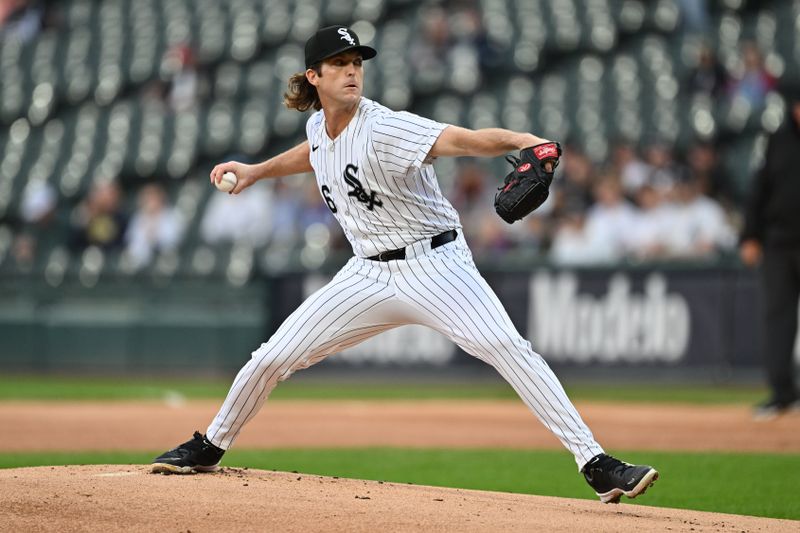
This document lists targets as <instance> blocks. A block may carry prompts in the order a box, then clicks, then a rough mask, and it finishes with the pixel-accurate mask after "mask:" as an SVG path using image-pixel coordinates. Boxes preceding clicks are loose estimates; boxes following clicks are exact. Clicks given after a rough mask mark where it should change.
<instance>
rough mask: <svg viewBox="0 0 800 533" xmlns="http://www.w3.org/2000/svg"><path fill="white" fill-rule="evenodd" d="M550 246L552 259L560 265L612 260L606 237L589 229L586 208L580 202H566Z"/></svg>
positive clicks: (587, 263)
mask: <svg viewBox="0 0 800 533" xmlns="http://www.w3.org/2000/svg"><path fill="white" fill-rule="evenodd" d="M561 212H562V215H561V217H560V218H559V220H558V225H557V228H556V231H555V234H554V235H553V243H552V245H551V246H550V255H549V256H550V260H551V261H553V262H554V263H556V264H559V265H565V266H570V265H575V266H577V265H591V264H596V263H607V262H609V261H611V257H610V253H609V249H608V248H605V247H604V239H602V238H597V237H598V236H597V235H595V234H593V233H592V232H591V231H589V228H587V226H586V210H585V208H584V206H583V205H582V204H581V203H579V202H571V203H568V204H566V205H565V206H564V207H563V208H562V210H561Z"/></svg>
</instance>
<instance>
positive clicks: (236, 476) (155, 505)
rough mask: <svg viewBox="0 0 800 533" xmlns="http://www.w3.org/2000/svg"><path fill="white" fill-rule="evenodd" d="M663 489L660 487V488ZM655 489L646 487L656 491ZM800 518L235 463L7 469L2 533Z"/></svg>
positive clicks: (762, 522) (744, 524) (740, 525)
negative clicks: (167, 470)
mask: <svg viewBox="0 0 800 533" xmlns="http://www.w3.org/2000/svg"><path fill="white" fill-rule="evenodd" d="M652 490H658V486H656V487H655V488H654V489H652ZM645 497H646V496H645ZM796 526H797V523H796V522H794V523H793V522H791V521H785V520H771V519H764V518H755V517H747V516H737V515H724V514H716V513H703V512H698V511H685V510H678V509H663V508H653V507H643V506H632V505H625V504H622V505H618V506H617V505H604V504H601V503H599V502H595V501H588V500H573V499H567V498H549V497H540V496H529V495H522V494H507V493H499V492H484V491H475V490H461V489H447V488H438V487H426V486H418V485H403V484H397V483H383V482H378V481H361V480H352V479H339V478H331V477H321V476H315V475H305V474H289V473H284V472H268V471H264V470H246V469H239V468H224V469H223V470H221V471H220V472H217V473H214V474H197V475H192V476H163V475H156V474H150V470H149V467H146V466H141V465H135V466H121V465H101V466H53V467H49V466H48V467H37V468H18V469H9V470H0V530H3V531H102V532H108V531H176V532H177V531H193V532H199V531H226V532H228V531H281V532H283V531H302V532H307V531H348V532H350V531H364V532H375V531H386V532H389V531H391V532H395V531H424V532H429V531H458V532H466V531H481V532H485V531H498V532H503V533H507V532H509V531H526V532H530V531H570V532H576V531H592V532H596V531H667V530H672V531H725V532H733V531H736V532H739V531H796Z"/></svg>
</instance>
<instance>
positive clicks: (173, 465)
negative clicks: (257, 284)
mask: <svg viewBox="0 0 800 533" xmlns="http://www.w3.org/2000/svg"><path fill="white" fill-rule="evenodd" d="M392 294H393V290H391V289H389V287H388V284H387V283H386V275H384V274H383V273H382V272H381V271H380V269H374V268H370V267H369V265H366V266H365V265H364V264H363V262H362V263H357V262H354V261H350V262H349V263H348V264H347V265H345V267H344V268H343V269H342V270H341V271H340V272H339V273H338V274H337V275H336V276H335V277H334V278H333V280H331V282H330V283H328V284H327V285H325V286H324V287H323V288H321V289H320V290H318V291H317V292H315V293H314V294H313V295H312V296H310V297H309V298H308V299H307V300H306V301H305V302H304V303H303V304H302V305H301V306H300V307H299V308H298V309H297V310H296V311H295V312H294V313H292V314H291V315H290V316H289V317H288V318H287V319H286V320H285V321H284V323H283V324H282V325H281V326H280V327H279V328H278V330H277V331H276V332H275V334H274V335H273V336H272V337H271V338H270V340H269V341H268V342H266V343H264V344H262V345H261V347H259V348H258V349H257V350H255V351H254V352H253V353H252V357H251V359H250V360H249V361H248V362H247V364H245V365H244V367H242V369H241V370H240V371H239V373H238V374H237V376H236V379H235V380H234V382H233V385H232V386H231V388H230V391H229V392H228V395H227V397H226V398H225V402H224V403H223V404H222V407H221V408H220V410H219V412H218V413H217V415H216V417H215V418H214V420H213V421H212V423H211V425H210V426H209V427H208V429H207V431H206V435H200V434H199V433H196V434H195V438H193V439H192V440H191V441H189V442H187V443H184V444H182V445H180V446H178V447H176V448H174V449H173V450H170V451H168V452H166V453H165V454H163V455H161V456H159V457H158V458H157V459H156V460H155V461H154V463H153V470H154V471H158V472H163V473H181V474H182V473H194V472H198V471H208V470H212V469H213V468H215V467H216V466H217V464H218V463H219V458H221V457H222V454H223V453H224V452H225V450H227V449H228V448H230V446H231V445H232V443H233V441H234V440H235V439H236V437H237V436H238V434H239V432H240V431H241V430H242V428H243V427H244V425H245V424H246V423H247V422H248V421H249V420H250V419H252V418H253V417H254V416H255V415H256V413H257V412H258V411H259V409H260V408H261V406H262V405H263V403H264V401H265V400H266V398H267V396H268V395H269V393H270V392H271V391H272V389H274V388H275V386H276V385H277V383H278V382H279V381H282V380H285V379H286V378H288V377H289V376H290V375H291V374H292V373H293V372H295V371H297V370H299V369H301V368H306V367H308V366H311V365H312V364H314V363H316V362H318V361H320V360H322V359H324V357H325V356H327V355H329V354H331V353H336V352H338V351H341V350H342V349H344V348H346V347H348V346H352V345H354V344H358V343H359V342H362V341H364V340H366V339H367V338H369V337H371V336H373V335H376V334H378V333H380V332H381V331H385V330H386V329H390V328H393V327H396V326H399V325H402V323H400V322H397V321H396V320H393V319H394V318H395V316H394V315H395V313H394V312H393V310H392V306H391V300H390V299H391V295H392ZM209 445H210V446H211V447H210V448H209ZM201 448H202V451H203V453H202V454H199V453H198V451H197V450H198V449H201ZM206 454H210V455H211V456H210V457H208V456H207V455H206ZM214 455H218V457H216V460H214V461H213V462H212V459H214ZM165 465H167V466H165Z"/></svg>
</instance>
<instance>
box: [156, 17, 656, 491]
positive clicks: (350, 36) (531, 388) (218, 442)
mask: <svg viewBox="0 0 800 533" xmlns="http://www.w3.org/2000/svg"><path fill="white" fill-rule="evenodd" d="M376 54H377V52H376V51H375V50H374V49H373V48H371V47H369V46H364V45H361V44H360V43H359V40H358V36H357V35H356V34H355V33H354V32H353V31H352V30H350V29H349V28H346V27H344V26H331V27H327V28H323V29H321V30H319V31H318V32H317V33H316V34H315V35H313V36H312V37H311V38H310V39H309V40H308V42H307V43H306V46H305V63H306V71H305V72H303V73H298V74H295V75H294V76H292V78H291V79H290V80H289V90H288V92H287V94H286V95H285V103H286V105H287V106H288V107H290V108H293V109H296V110H298V111H301V112H303V111H307V110H309V109H311V108H313V109H314V110H316V112H315V113H314V114H312V115H311V117H310V118H309V119H308V122H307V124H306V136H307V141H304V142H303V143H301V144H299V145H297V146H295V147H294V148H291V149H289V150H287V151H286V152H284V153H282V154H280V155H278V156H275V157H273V158H271V159H269V160H267V161H264V162H262V163H259V164H255V165H245V164H242V163H239V162H235V161H230V162H226V163H222V164H219V165H217V166H215V167H214V169H213V170H212V171H211V181H212V182H213V183H217V182H219V181H220V180H221V178H222V175H223V174H224V173H226V172H233V173H234V174H236V176H237V178H238V179H237V182H236V186H235V188H234V189H233V191H232V193H233V194H238V193H240V192H241V191H242V190H244V189H245V188H247V187H249V186H250V185H252V184H253V183H255V182H256V181H258V180H260V179H266V178H276V177H280V176H287V175H291V174H298V173H305V172H311V171H313V173H314V175H315V176H316V180H317V184H318V186H319V192H320V194H321V195H322V197H323V198H324V199H325V202H326V203H327V205H328V208H330V210H331V213H333V216H334V217H336V219H337V220H338V222H339V223H340V224H341V226H342V229H343V230H344V233H345V235H346V236H347V239H348V240H349V242H350V244H351V245H352V247H353V253H354V256H353V257H352V258H351V259H350V260H349V261H348V262H347V264H346V265H345V266H344V267H343V268H342V269H341V270H340V271H339V272H338V273H337V274H336V276H335V277H334V278H333V279H332V280H331V282H330V283H328V284H327V285H326V286H325V287H323V288H322V289H320V290H319V291H317V292H316V293H314V294H313V295H312V296H311V297H309V298H308V299H307V300H306V301H305V302H304V303H303V304H302V305H301V306H300V307H299V308H298V309H297V310H296V311H295V312H294V313H292V314H291V315H290V316H289V318H287V319H286V321H285V322H284V323H283V324H282V325H281V326H280V328H278V330H277V331H276V332H275V334H274V335H273V336H272V337H271V338H270V339H269V341H267V342H266V343H264V344H262V345H261V347H260V348H258V349H257V350H255V351H254V352H253V353H252V358H251V359H250V360H249V362H248V363H247V364H246V365H245V366H244V367H243V368H242V369H241V371H240V372H239V374H238V375H237V376H236V379H235V381H234V382H233V385H232V386H231V389H230V392H229V393H228V396H227V398H226V399H225V402H224V403H223V405H222V407H221V409H220V410H219V412H218V413H217V415H216V417H215V418H214V420H213V421H212V422H211V425H209V426H208V428H207V430H206V432H205V434H200V433H199V432H196V433H195V434H194V437H193V438H192V439H191V440H189V441H187V442H185V443H183V444H181V445H179V446H178V447H176V448H174V449H172V450H170V451H168V452H166V453H164V454H163V455H161V456H160V457H158V458H156V459H155V461H154V462H153V466H152V469H153V472H161V473H177V474H188V473H193V472H207V471H213V470H215V469H217V468H218V465H219V462H220V459H221V458H222V455H223V454H224V453H225V451H226V450H227V449H229V448H230V447H231V446H232V445H233V443H234V442H235V440H236V437H237V436H238V435H239V433H240V432H241V431H242V429H243V428H244V426H245V425H246V424H247V422H248V421H249V420H250V419H251V418H253V417H254V416H255V415H256V413H258V411H259V409H260V408H261V406H262V405H263V404H264V401H265V400H266V398H267V396H268V395H269V394H270V392H271V391H272V389H273V388H275V386H276V385H277V384H278V382H280V381H283V380H285V379H287V378H289V376H291V375H292V374H293V373H294V372H295V371H297V370H299V369H302V368H307V367H309V366H311V365H313V364H314V363H317V362H319V361H321V360H322V359H324V358H325V357H327V356H328V355H330V354H333V353H337V352H340V351H342V350H344V349H346V348H348V347H350V346H354V345H356V344H358V343H360V342H362V341H364V340H366V339H368V338H370V337H372V336H374V335H378V334H379V333H381V332H383V331H387V330H389V329H392V328H396V327H399V326H403V325H406V324H422V325H425V326H428V327H430V328H433V329H435V330H436V331H438V332H440V333H441V334H443V335H446V336H447V337H449V338H450V339H451V340H452V341H453V342H455V343H456V344H457V345H458V346H460V347H461V348H462V349H463V350H464V351H466V352H467V353H470V354H472V355H474V356H475V357H477V358H479V359H481V360H482V361H484V362H486V363H488V364H490V365H492V366H493V367H494V368H495V369H496V370H497V371H498V372H499V373H500V375H502V376H503V378H505V380H506V381H508V383H509V384H510V385H511V386H512V387H513V388H514V390H515V391H516V392H517V393H518V394H519V396H520V398H521V399H522V401H524V402H525V404H526V405H527V406H528V407H529V408H530V410H531V411H532V412H533V414H534V415H535V416H536V417H537V418H538V419H539V421H540V422H541V423H542V424H544V425H545V426H546V427H547V428H548V429H549V430H550V431H551V432H552V433H553V434H554V435H555V436H556V437H558V439H559V440H560V441H561V443H562V444H563V445H564V447H566V448H567V450H569V451H570V452H571V453H572V454H573V456H574V457H575V462H576V463H577V466H578V469H579V470H580V472H582V473H583V475H584V477H585V478H586V480H587V482H588V483H589V485H590V486H591V487H592V488H593V489H594V491H595V492H596V493H597V495H598V496H599V497H600V499H601V500H602V501H603V502H606V503H608V502H614V503H617V502H619V500H620V498H621V496H622V495H623V494H624V495H626V496H628V497H629V498H633V497H636V496H637V495H639V494H641V493H642V492H644V491H645V489H647V488H648V487H649V486H650V485H651V484H652V483H653V482H654V481H655V480H656V479H657V478H658V472H656V470H655V469H653V468H652V467H650V466H635V465H630V464H627V463H624V462H622V461H619V460H618V459H615V458H613V457H611V456H609V455H606V454H605V453H604V452H603V448H601V446H600V445H599V444H598V443H597V441H595V439H594V437H593V436H592V432H591V431H590V430H589V428H588V427H587V426H586V424H585V423H584V422H583V420H582V419H581V417H580V415H579V414H578V412H577V411H576V410H575V407H574V406H573V405H572V403H571V402H570V400H569V398H567V395H566V394H565V392H564V389H563V388H562V386H561V384H560V383H559V381H558V379H557V378H556V376H555V375H554V374H553V372H552V371H551V370H550V368H549V367H548V365H547V363H545V361H544V359H542V357H541V356H540V355H539V354H538V353H536V352H535V351H533V349H532V347H531V344H530V342H528V341H527V340H525V339H524V338H523V337H522V336H521V335H520V334H519V332H517V330H516V328H515V327H514V325H513V324H512V323H511V320H510V319H509V316H508V314H507V313H506V311H505V309H504V308H503V305H502V304H501V303H500V301H499V300H498V298H497V296H496V295H495V294H494V292H493V291H492V289H491V288H490V287H489V285H488V284H487V283H486V281H485V280H484V279H483V277H482V276H481V275H480V273H479V272H478V270H477V269H476V268H475V264H474V263H473V260H472V255H471V253H470V250H469V248H468V247H467V243H466V241H465V240H464V236H463V235H462V227H461V223H460V221H459V217H458V213H456V211H455V210H454V209H453V207H452V205H451V204H450V202H449V201H448V200H447V199H446V198H445V197H444V196H443V195H442V192H441V190H440V187H439V184H438V181H437V177H436V174H435V172H434V169H433V166H432V165H431V161H432V160H433V159H434V158H436V157H458V156H482V157H496V156H500V155H503V154H506V153H507V152H509V151H514V150H516V151H519V154H520V155H519V158H513V159H511V162H512V164H513V165H514V169H513V171H512V172H511V173H510V174H509V175H508V176H507V177H506V179H505V182H504V184H503V186H502V187H501V191H500V192H499V193H498V195H497V197H496V200H495V207H496V209H497V212H498V214H499V215H500V216H501V217H502V218H503V219H504V220H506V221H507V222H514V221H515V220H518V219H519V218H522V217H523V216H525V215H526V214H527V213H529V212H530V211H532V210H533V209H536V207H538V206H539V205H540V204H541V203H542V202H543V201H544V200H545V199H546V198H547V193H548V188H549V185H550V182H551V180H552V177H553V170H554V169H555V166H556V165H557V163H558V160H559V157H560V155H561V147H560V146H559V145H558V143H555V142H551V141H549V140H547V139H542V138H539V137H537V136H535V135H532V134H530V133H515V132H512V131H508V130H504V129H498V128H490V129H482V130H476V131H473V130H469V129H464V128H460V127H457V126H453V125H448V124H442V123H439V122H436V121H433V120H430V119H427V118H423V117H420V116H417V115H414V114H412V113H408V112H405V111H400V112H397V111H392V110H390V109H388V108H386V107H384V106H382V105H380V104H379V103H377V102H374V101H372V100H369V99H367V98H364V97H363V96H361V93H362V90H363V80H364V77H363V62H364V61H366V60H369V59H372V58H374V57H375V56H376Z"/></svg>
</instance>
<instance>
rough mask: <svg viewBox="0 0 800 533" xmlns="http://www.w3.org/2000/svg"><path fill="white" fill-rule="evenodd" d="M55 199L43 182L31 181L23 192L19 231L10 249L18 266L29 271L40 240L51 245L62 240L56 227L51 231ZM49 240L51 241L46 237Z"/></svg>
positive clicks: (55, 204) (53, 193)
mask: <svg viewBox="0 0 800 533" xmlns="http://www.w3.org/2000/svg"><path fill="white" fill-rule="evenodd" d="M57 205H58V198H57V196H56V192H55V190H54V189H53V187H52V186H51V185H50V184H49V183H47V182H46V181H44V180H40V179H31V180H30V181H28V184H27V185H26V186H25V189H24V191H23V192H22V200H21V203H20V208H19V218H20V221H21V222H22V228H21V229H20V232H19V234H18V235H17V237H16V239H15V240H14V246H13V249H12V252H13V255H14V259H15V261H16V264H17V267H18V268H19V269H20V270H23V271H26V270H30V268H31V267H32V266H33V263H34V261H35V260H36V256H37V252H38V250H39V248H40V244H41V242H40V241H42V240H45V241H47V243H50V242H52V241H54V240H58V239H61V238H63V235H61V232H59V231H58V228H53V227H52V226H53V225H54V224H53V221H54V219H55V216H56V207H57ZM48 237H51V238H48Z"/></svg>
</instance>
